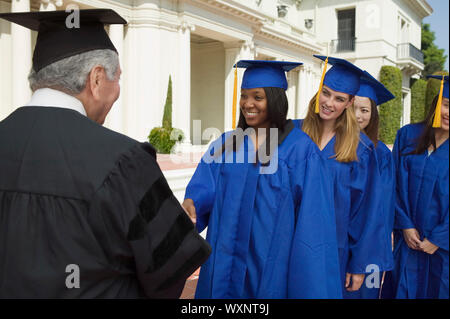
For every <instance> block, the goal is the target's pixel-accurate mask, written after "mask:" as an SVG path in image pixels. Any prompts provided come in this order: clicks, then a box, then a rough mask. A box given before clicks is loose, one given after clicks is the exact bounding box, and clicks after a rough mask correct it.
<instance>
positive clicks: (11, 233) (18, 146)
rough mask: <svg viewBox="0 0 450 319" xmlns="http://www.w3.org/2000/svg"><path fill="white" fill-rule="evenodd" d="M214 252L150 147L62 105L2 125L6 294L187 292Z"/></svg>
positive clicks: (1, 254) (0, 267) (1, 260)
mask: <svg viewBox="0 0 450 319" xmlns="http://www.w3.org/2000/svg"><path fill="white" fill-rule="evenodd" d="M209 254H210V246H209V245H208V244H207V243H206V241H204V240H203V239H202V238H201V237H200V236H199V235H198V232H197V231H196V230H195V228H194V226H193V224H192V223H191V221H190V219H189V218H188V217H187V216H186V214H185V213H184V211H183V209H182V208H181V206H180V205H179V203H178V201H177V200H176V199H175V197H174V196H173V194H172V192H171V190H170V188H169V186H168V184H167V182H166V180H165V178H164V176H163V174H162V172H161V170H160V168H159V166H158V164H157V162H156V160H155V151H154V149H153V148H152V147H151V146H150V144H148V143H139V142H137V141H135V140H133V139H130V138H128V137H126V136H124V135H121V134H119V133H116V132H113V131H110V130H108V129H106V128H104V127H102V126H100V125H98V124H96V123H95V122H93V121H91V120H90V119H88V118H87V117H84V116H83V115H81V114H79V113H78V112H76V111H73V110H69V109H64V108H58V107H22V108H19V109H18V110H16V111H15V112H13V113H12V114H11V115H10V116H9V117H7V118H6V119H5V120H3V121H2V122H0V298H139V297H156V298H159V297H162V298H177V297H179V295H180V294H181V291H182V288H183V285H184V282H185V280H186V279H187V277H188V276H189V275H190V274H191V273H192V272H194V271H195V269H196V268H197V267H198V266H200V265H201V264H202V263H203V262H204V261H205V260H206V259H207V257H208V256H209ZM77 267H78V268H77ZM77 274H79V277H78V278H79V281H78V284H79V288H77V287H76V286H77V278H76V276H77ZM74 286H75V287H74Z"/></svg>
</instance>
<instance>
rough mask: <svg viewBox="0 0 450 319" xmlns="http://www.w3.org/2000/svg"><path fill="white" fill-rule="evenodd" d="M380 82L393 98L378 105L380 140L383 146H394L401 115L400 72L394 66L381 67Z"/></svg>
mask: <svg viewBox="0 0 450 319" xmlns="http://www.w3.org/2000/svg"><path fill="white" fill-rule="evenodd" d="M380 82H381V83H383V84H384V86H386V88H387V89H388V90H389V91H391V93H392V94H393V95H394V96H395V98H394V99H392V100H390V101H388V102H386V103H383V104H381V105H380V108H379V114H380V128H379V133H380V140H381V141H383V142H384V143H385V144H394V141H395V135H396V134H397V130H398V129H399V128H400V121H401V117H402V113H403V105H402V71H400V69H399V68H396V67H394V66H383V67H382V68H381V70H380Z"/></svg>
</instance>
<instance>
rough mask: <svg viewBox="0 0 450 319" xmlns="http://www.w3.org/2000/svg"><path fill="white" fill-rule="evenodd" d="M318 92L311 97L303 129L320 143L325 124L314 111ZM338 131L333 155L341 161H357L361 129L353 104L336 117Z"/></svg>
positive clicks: (335, 128)
mask: <svg viewBox="0 0 450 319" xmlns="http://www.w3.org/2000/svg"><path fill="white" fill-rule="evenodd" d="M316 97H317V94H316V95H315V96H314V97H313V98H312V99H311V101H310V102H309V106H308V113H307V114H306V118H305V120H304V121H303V125H302V130H303V131H304V132H305V133H306V134H308V135H309V137H310V138H311V139H312V140H313V141H314V143H316V144H317V145H320V142H321V139H322V131H323V125H322V120H321V118H320V115H319V114H317V113H315V112H314V108H315V105H316ZM334 131H335V133H336V143H335V145H334V153H335V155H334V156H333V157H335V158H336V160H337V161H339V162H344V163H346V162H352V161H357V160H358V156H357V154H356V150H357V148H358V144H359V134H360V129H359V125H358V122H357V121H356V115H355V110H354V108H353V105H352V106H349V107H347V108H346V109H345V110H344V112H342V114H341V115H340V116H339V117H338V118H337V119H336V123H335V125H334Z"/></svg>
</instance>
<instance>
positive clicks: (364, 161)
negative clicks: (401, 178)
mask: <svg viewBox="0 0 450 319" xmlns="http://www.w3.org/2000/svg"><path fill="white" fill-rule="evenodd" d="M315 57H317V58H319V59H321V60H325V61H326V64H327V63H330V64H333V67H332V68H331V69H330V70H328V71H327V72H326V74H324V76H323V77H322V79H323V81H322V83H321V85H320V87H319V92H318V96H319V97H317V96H314V97H313V99H312V100H311V102H310V104H309V108H308V113H307V116H306V118H305V119H304V120H296V121H294V122H295V123H296V125H297V126H298V127H299V128H301V129H302V130H303V131H304V132H306V133H307V134H308V135H309V136H310V137H311V139H312V140H313V141H314V142H315V143H316V144H317V145H318V146H319V148H320V150H321V155H322V157H323V158H324V159H325V161H326V165H327V167H328V169H329V171H330V173H331V175H332V182H333V192H334V200H333V204H334V208H335V214H336V226H337V242H338V249H339V260H340V278H339V279H340V282H341V287H342V293H343V296H344V298H359V291H358V290H359V289H360V287H361V285H362V284H363V283H364V281H365V275H366V274H372V273H373V271H374V270H376V271H380V272H382V271H385V270H390V269H391V268H392V267H393V261H392V249H391V242H390V240H389V239H388V238H387V237H386V233H387V230H386V225H385V221H384V218H383V216H382V214H380V211H381V210H382V196H383V194H382V192H383V186H382V183H381V176H380V173H379V169H378V158H377V155H376V151H375V147H374V145H373V143H372V142H371V141H370V139H369V138H368V137H367V136H366V135H365V134H362V133H360V129H359V126H358V123H357V121H356V117H355V113H354V109H353V102H354V96H355V95H356V93H357V92H358V90H359V88H360V79H361V77H363V76H364V72H363V71H362V70H360V69H359V68H358V67H356V66H354V65H353V64H351V63H349V62H348V61H346V60H342V59H338V58H333V57H328V58H327V57H324V56H315ZM325 71H326V67H325V68H324V72H325ZM367 279H370V278H367Z"/></svg>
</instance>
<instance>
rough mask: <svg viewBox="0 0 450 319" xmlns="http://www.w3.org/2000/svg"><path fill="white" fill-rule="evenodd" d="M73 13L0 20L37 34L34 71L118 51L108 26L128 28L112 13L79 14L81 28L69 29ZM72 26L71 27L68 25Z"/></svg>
mask: <svg viewBox="0 0 450 319" xmlns="http://www.w3.org/2000/svg"><path fill="white" fill-rule="evenodd" d="M74 13H75V12H74V11H69V12H66V11H43V12H40V11H36V12H14V13H1V14H0V18H3V19H5V20H8V21H10V22H13V23H16V24H19V25H21V26H23V27H25V28H28V29H31V30H34V31H38V36H37V40H36V47H35V48H34V53H33V69H34V71H35V72H38V71H39V70H41V69H42V68H43V67H45V66H47V65H49V64H51V63H53V62H56V61H59V60H61V59H64V58H67V57H70V56H73V55H76V54H80V53H83V52H87V51H91V50H99V49H110V50H113V51H116V52H117V50H116V48H115V47H114V45H113V44H112V42H111V40H110V39H109V36H108V34H107V33H106V31H105V28H104V25H105V24H126V23H127V22H126V20H124V19H123V18H122V17H121V16H120V15H118V14H117V13H116V12H115V11H113V10H111V9H88V10H79V12H78V13H79V27H78V28H77V27H73V28H70V27H69V26H71V23H73V22H76V21H73V19H72V17H76V15H74ZM67 22H69V23H67Z"/></svg>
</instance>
